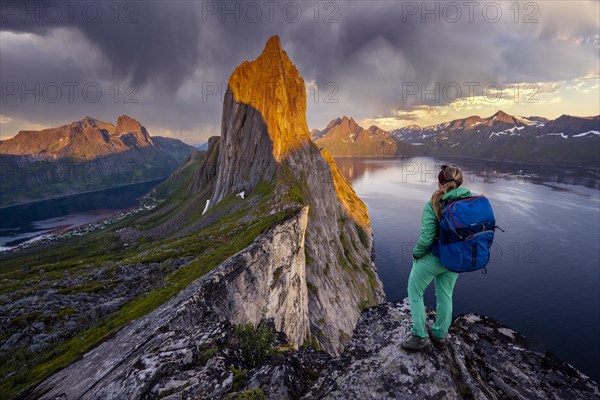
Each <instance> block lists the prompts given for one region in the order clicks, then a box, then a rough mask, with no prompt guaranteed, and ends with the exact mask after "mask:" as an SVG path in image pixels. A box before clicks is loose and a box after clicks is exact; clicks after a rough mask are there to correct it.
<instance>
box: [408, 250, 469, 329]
mask: <svg viewBox="0 0 600 400" xmlns="http://www.w3.org/2000/svg"><path fill="white" fill-rule="evenodd" d="M457 278H458V273H456V272H453V271H450V270H448V269H447V268H446V267H444V266H443V265H442V264H440V261H439V258H437V257H436V256H434V255H433V254H431V252H427V253H426V254H425V255H424V256H423V257H421V258H419V259H418V260H413V266H412V270H411V271H410V277H409V278H408V301H409V302H410V313H411V316H412V328H411V332H412V333H413V334H415V335H417V336H420V337H427V329H426V326H425V304H424V303H423V294H424V293H425V289H427V286H429V284H430V283H431V281H432V280H434V279H435V300H436V310H435V311H436V316H435V323H434V324H433V327H432V328H431V332H432V333H433V335H435V336H436V337H439V338H443V337H444V336H446V333H448V328H450V323H451V322H452V291H453V290H454V284H455V283H456V279H457Z"/></svg>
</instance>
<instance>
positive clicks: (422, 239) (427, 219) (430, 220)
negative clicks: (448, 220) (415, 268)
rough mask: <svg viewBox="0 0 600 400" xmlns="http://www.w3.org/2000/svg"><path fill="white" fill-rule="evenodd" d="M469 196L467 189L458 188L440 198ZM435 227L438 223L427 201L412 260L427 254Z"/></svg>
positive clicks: (435, 230) (429, 202)
mask: <svg viewBox="0 0 600 400" xmlns="http://www.w3.org/2000/svg"><path fill="white" fill-rule="evenodd" d="M469 196H471V191H470V190H469V189H467V188H463V187H459V188H456V189H452V190H451V191H449V192H448V193H446V194H445V195H444V196H442V200H446V199H461V198H463V197H469ZM437 225H438V221H437V219H436V218H435V211H433V207H432V205H431V200H429V201H428V202H427V203H426V204H425V207H423V216H422V217H421V235H420V236H419V241H418V242H417V245H416V246H415V248H414V249H413V252H412V254H413V257H414V258H421V257H423V256H424V255H425V254H427V252H428V251H429V247H430V246H431V243H433V241H434V240H435V236H436V234H437Z"/></svg>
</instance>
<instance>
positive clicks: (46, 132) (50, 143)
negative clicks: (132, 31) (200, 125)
mask: <svg viewBox="0 0 600 400" xmlns="http://www.w3.org/2000/svg"><path fill="white" fill-rule="evenodd" d="M192 150H194V148H193V147H192V146H189V145H187V144H185V143H183V142H182V141H180V140H177V139H171V138H166V137H160V136H154V137H151V136H150V134H149V133H148V131H147V130H146V128H145V127H143V126H142V125H141V124H140V123H139V122H138V121H136V120H135V119H133V118H131V117H129V116H127V115H122V116H120V117H119V118H118V120H117V123H116V125H113V124H112V123H110V122H104V121H100V120H97V119H94V118H91V117H85V118H84V119H82V120H80V121H74V122H72V123H70V124H68V125H63V126H60V127H57V128H48V129H43V130H41V131H20V132H19V133H18V134H17V135H15V136H14V137H13V138H11V139H8V140H4V141H0V162H1V163H2V164H1V165H2V171H1V174H0V182H1V183H2V187H1V190H0V206H7V205H12V204H18V203H22V202H28V201H36V200H43V199H45V198H50V197H57V196H62V195H67V194H74V193H79V192H83V191H89V190H97V189H105V188H109V187H114V186H120V185H125V184H130V183H136V182H142V181H146V180H151V179H157V178H162V177H166V176H168V175H169V174H170V173H171V172H173V171H174V170H175V169H176V168H177V167H178V166H179V165H181V163H183V161H184V160H185V158H186V157H187V156H188V155H189V154H190V152H191V151H192Z"/></svg>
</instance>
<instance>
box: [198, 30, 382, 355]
mask: <svg viewBox="0 0 600 400" xmlns="http://www.w3.org/2000/svg"><path fill="white" fill-rule="evenodd" d="M221 133H222V135H221V142H220V144H219V150H218V157H217V163H216V164H217V166H216V176H215V179H214V180H213V181H211V182H207V181H206V180H203V182H206V186H210V185H214V190H212V194H211V195H210V198H209V203H208V204H209V205H208V207H209V208H211V207H216V206H217V205H218V203H219V202H220V201H221V200H223V199H224V198H225V197H226V196H230V195H232V194H237V193H240V192H244V193H246V194H248V193H252V191H253V190H254V189H255V188H256V187H257V185H258V184H259V183H261V182H268V183H270V184H272V185H273V187H274V190H273V202H272V204H271V207H272V209H273V210H277V209H278V208H280V207H286V205H287V204H298V205H301V206H309V208H310V212H309V216H308V222H307V228H306V233H307V237H306V254H307V261H306V279H307V284H308V288H309V292H308V302H309V313H308V317H309V320H310V336H311V337H312V338H313V340H315V341H316V342H318V343H319V344H320V345H321V346H322V347H323V348H324V349H326V350H327V351H328V352H329V353H330V354H339V352H340V351H341V350H342V349H343V347H344V345H345V343H347V341H348V340H349V339H350V337H351V335H352V329H353V328H354V324H355V323H356V320H357V319H358V317H359V315H360V311H361V309H362V308H364V307H367V306H369V305H374V304H377V303H379V302H381V301H383V299H384V294H383V288H382V284H381V282H380V280H379V278H378V276H377V272H376V269H375V265H374V262H373V257H372V250H373V239H372V231H371V227H370V225H369V216H368V212H367V208H366V206H365V205H364V203H363V202H362V201H361V200H360V199H359V198H358V196H357V195H356V193H355V192H354V190H353V189H352V186H351V185H350V184H349V183H348V182H347V181H346V180H345V178H344V177H343V176H342V175H341V174H340V173H339V171H338V170H337V167H336V166H335V162H334V161H333V160H332V159H331V157H328V156H327V155H326V154H322V153H321V151H320V150H319V149H318V147H317V146H316V145H315V144H314V143H312V142H311V140H310V135H309V132H308V125H307V124H306V89H305V86H304V80H303V79H302V77H301V76H300V74H299V72H298V70H297V69H296V67H295V66H294V64H292V62H291V61H290V59H289V57H288V55H287V53H286V52H285V51H284V50H283V49H282V48H281V43H280V41H279V38H278V37H277V36H274V37H272V38H270V39H269V41H268V42H267V44H266V46H265V49H264V51H263V52H262V54H261V55H260V56H259V57H258V58H257V59H256V60H254V61H251V62H249V61H245V62H244V63H242V64H241V65H240V66H239V67H237V68H236V69H235V71H234V72H233V74H232V75H231V77H230V79H229V82H228V89H227V93H226V94H225V100H224V105H223V125H222V129H221ZM202 174H204V172H202ZM202 174H201V175H202ZM199 187H201V185H198V188H199Z"/></svg>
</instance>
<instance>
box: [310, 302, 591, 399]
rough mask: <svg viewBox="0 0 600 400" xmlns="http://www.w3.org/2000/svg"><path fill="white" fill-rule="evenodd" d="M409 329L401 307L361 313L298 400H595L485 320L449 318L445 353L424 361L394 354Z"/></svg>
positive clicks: (579, 380) (543, 356)
mask: <svg viewBox="0 0 600 400" xmlns="http://www.w3.org/2000/svg"><path fill="white" fill-rule="evenodd" d="M434 317H435V313H433V312H432V311H428V322H427V323H428V325H431V324H433V320H434ZM410 326H411V323H410V308H409V305H408V302H407V301H406V300H405V301H404V302H397V303H385V304H381V305H378V306H375V307H372V308H369V309H368V310H366V311H365V312H364V313H363V314H362V315H361V317H360V320H359V322H358V324H357V326H356V329H355V331H354V336H353V337H352V340H351V341H350V343H349V344H348V346H347V347H346V349H345V350H344V352H343V354H342V355H341V356H340V357H339V358H336V359H333V360H331V361H330V362H329V363H327V365H326V367H325V368H324V369H323V370H322V371H321V375H320V378H319V379H318V380H317V382H316V383H315V384H314V385H313V387H312V388H311V390H310V391H309V392H308V393H307V394H306V395H305V396H304V397H303V399H306V400H308V399H365V398H370V399H476V400H486V399H490V400H498V399H515V400H517V399H518V400H522V399H555V400H564V399H580V400H584V399H585V400H589V399H600V386H599V385H598V384H597V383H596V382H594V381H593V380H591V379H590V378H589V377H587V376H585V375H583V374H581V373H580V372H578V371H577V370H576V369H574V368H573V367H572V366H570V365H569V364H567V363H566V362H564V361H561V360H559V359H558V358H557V357H556V356H554V355H553V354H551V353H539V352H533V351H530V350H528V349H527V345H526V343H525V338H524V337H523V336H522V335H520V334H519V333H518V332H515V331H513V330H511V329H510V328H508V327H506V326H504V325H503V324H501V323H500V322H498V321H495V320H493V319H491V318H488V317H484V316H479V315H475V314H468V315H462V316H459V317H457V318H455V320H454V322H453V324H452V326H451V328H450V335H449V347H448V349H447V350H444V351H441V350H436V349H434V350H433V351H432V352H431V353H429V354H411V353H407V352H406V351H404V350H402V349H401V348H400V343H401V342H402V340H403V339H405V338H406V337H408V336H409V335H410Z"/></svg>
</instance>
